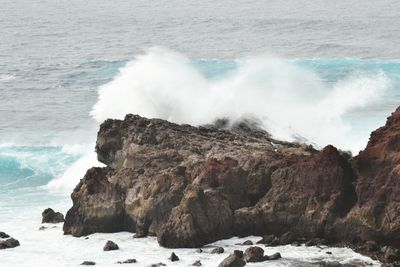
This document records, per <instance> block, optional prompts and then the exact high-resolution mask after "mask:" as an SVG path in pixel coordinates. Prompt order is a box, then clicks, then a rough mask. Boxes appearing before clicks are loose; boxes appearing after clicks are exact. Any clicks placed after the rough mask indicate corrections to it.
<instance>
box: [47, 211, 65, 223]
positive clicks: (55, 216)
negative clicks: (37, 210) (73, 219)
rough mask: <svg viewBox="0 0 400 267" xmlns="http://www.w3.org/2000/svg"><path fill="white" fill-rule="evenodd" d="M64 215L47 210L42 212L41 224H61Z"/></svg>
mask: <svg viewBox="0 0 400 267" xmlns="http://www.w3.org/2000/svg"><path fill="white" fill-rule="evenodd" d="M62 222H64V215H63V214H62V213H61V212H55V211H54V210H53V209H51V208H47V209H45V210H44V211H43V212H42V223H62Z"/></svg>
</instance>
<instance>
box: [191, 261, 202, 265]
mask: <svg viewBox="0 0 400 267" xmlns="http://www.w3.org/2000/svg"><path fill="white" fill-rule="evenodd" d="M192 266H201V261H195V262H193V264H192Z"/></svg>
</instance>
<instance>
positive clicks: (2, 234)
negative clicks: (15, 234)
mask: <svg viewBox="0 0 400 267" xmlns="http://www.w3.org/2000/svg"><path fill="white" fill-rule="evenodd" d="M9 237H10V236H9V235H8V234H6V233H4V232H0V238H9Z"/></svg>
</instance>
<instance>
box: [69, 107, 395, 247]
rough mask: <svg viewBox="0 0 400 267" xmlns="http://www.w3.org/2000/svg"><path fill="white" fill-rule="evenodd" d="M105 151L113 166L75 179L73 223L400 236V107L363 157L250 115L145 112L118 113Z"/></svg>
mask: <svg viewBox="0 0 400 267" xmlns="http://www.w3.org/2000/svg"><path fill="white" fill-rule="evenodd" d="M219 126H223V127H224V126H226V123H222V122H219ZM96 152H97V154H98V159H99V160H100V161H101V162H103V163H104V164H106V165H107V167H104V168H92V169H90V170H88V171H87V173H86V175H85V177H84V178H83V179H82V180H81V181H80V183H79V184H78V185H77V187H76V188H75V190H74V192H73V193H72V195H71V196H72V200H73V207H72V208H71V209H70V210H69V211H68V213H67V215H66V221H65V224H64V232H65V233H66V234H72V235H74V236H82V235H87V234H91V233H94V232H117V231H132V232H137V233H139V234H140V236H143V235H156V236H157V238H158V241H159V243H160V244H161V245H163V246H167V247H199V246H202V245H204V244H206V243H209V242H213V241H216V240H218V239H222V238H227V237H231V236H233V235H238V236H247V235H262V236H265V237H264V239H265V240H264V241H262V242H264V243H268V244H272V243H273V244H275V245H279V244H284V243H291V242H302V241H304V240H314V241H315V242H314V241H313V242H314V243H315V244H318V242H322V241H323V242H324V243H328V244H332V243H338V242H347V243H349V244H356V243H357V242H360V241H364V242H365V241H369V240H375V241H376V242H377V243H378V244H379V246H382V245H389V246H394V247H399V246H400V232H399V230H400V219H399V218H400V216H398V215H399V212H400V203H399V201H400V198H399V196H400V194H399V193H400V192H399V191H400V183H399V181H400V167H398V166H400V165H399V164H400V111H399V110H397V111H396V112H394V113H393V114H392V116H391V117H390V118H389V119H388V121H387V123H386V125H385V126H384V127H382V128H380V129H378V130H376V131H375V132H373V133H372V135H371V138H370V141H369V143H368V145H367V147H366V149H365V150H364V151H362V152H361V153H360V154H359V155H358V156H357V157H355V158H354V159H351V158H350V157H349V156H348V155H346V154H343V153H342V152H340V151H338V150H337V149H336V148H335V147H333V146H327V147H325V148H324V149H322V150H321V151H316V150H315V149H313V148H312V147H310V146H307V145H303V144H296V143H287V142H279V141H276V140H274V139H272V138H271V137H270V136H269V135H268V134H267V133H266V132H264V131H262V130H260V129H258V128H257V127H256V126H255V125H251V124H249V123H248V122H244V123H240V124H236V125H233V127H232V128H231V129H229V130H227V129H221V128H218V127H217V126H207V127H198V128H196V127H192V126H189V125H177V124H173V123H169V122H167V121H163V120H159V119H146V118H142V117H140V116H137V115H127V116H126V117H125V119H124V120H106V121H105V122H104V123H103V124H102V125H101V127H100V130H99V133H98V139H97V143H96ZM275 236H280V238H277V237H275ZM310 245H312V244H310Z"/></svg>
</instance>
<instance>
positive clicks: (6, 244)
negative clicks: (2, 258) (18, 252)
mask: <svg viewBox="0 0 400 267" xmlns="http://www.w3.org/2000/svg"><path fill="white" fill-rule="evenodd" d="M19 245H20V244H19V241H18V240H16V239H14V238H12V237H11V238H9V239H6V240H0V249H6V248H15V247H18V246H19Z"/></svg>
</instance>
